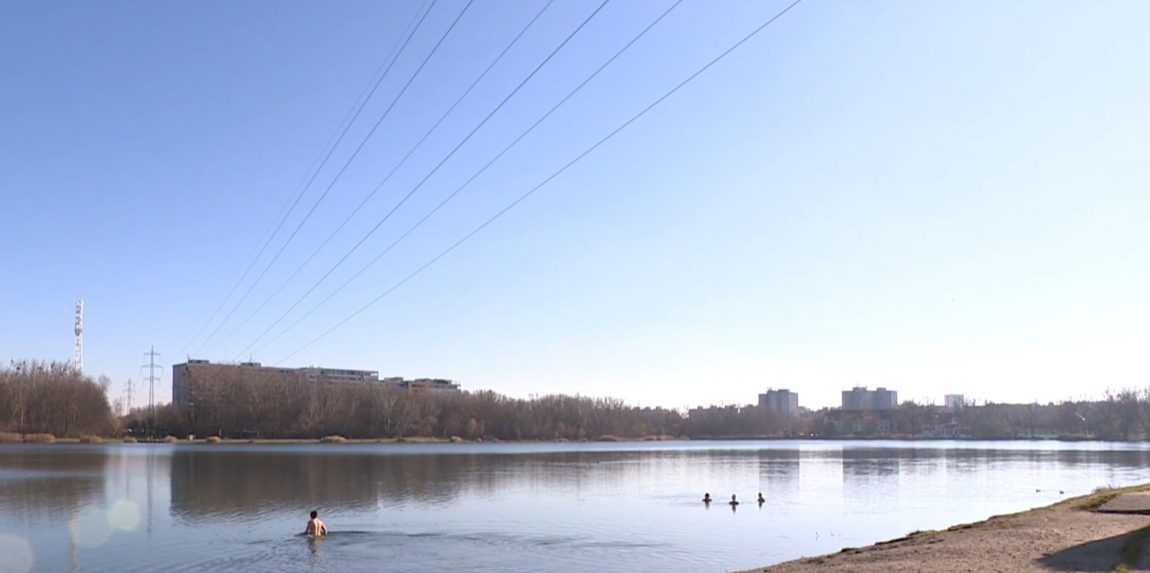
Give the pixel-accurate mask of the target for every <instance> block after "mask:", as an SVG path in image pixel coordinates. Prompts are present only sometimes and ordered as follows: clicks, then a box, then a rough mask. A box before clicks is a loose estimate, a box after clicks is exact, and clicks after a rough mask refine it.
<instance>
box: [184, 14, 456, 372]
mask: <svg viewBox="0 0 1150 573" xmlns="http://www.w3.org/2000/svg"><path fill="white" fill-rule="evenodd" d="M436 1H437V0H431V4H430V5H429V6H428V8H427V10H426V11H423V17H421V18H419V19H418V20H416V19H413V20H412V22H411V24H409V28H410V30H409V32H408V34H407V36H406V39H405V40H404V41H403V43H402V44H399V43H397V44H396V46H395V47H394V48H393V49H392V56H391V57H390V58H389V59H388V60H387V61H386V62H385V63H384V64H381V65H380V69H379V70H377V72H376V75H375V78H376V79H375V82H374V83H372V84H371V86H370V88H369V89H368V90H367V92H366V94H365V95H362V96H360V98H359V99H357V100H356V101H358V102H359V103H358V104H353V106H352V109H351V110H350V112H349V115H350V119H349V118H348V117H345V118H344V121H343V122H342V125H343V127H342V129H341V130H340V131H339V135H338V136H337V137H336V138H335V139H334V140H333V141H332V142H331V144H330V145H329V146H328V149H327V152H326V153H325V154H324V155H323V156H322V158H321V159H320V161H319V162H318V163H317V164H316V165H315V168H314V169H313V170H312V172H311V175H310V176H309V177H308V178H307V180H306V181H305V183H304V185H303V187H302V188H301V189H300V190H299V193H297V194H296V195H295V198H294V199H293V200H292V202H291V203H290V204H289V205H288V208H287V210H286V211H284V213H283V215H281V216H280V219H279V222H278V223H276V226H275V228H274V229H272V233H271V235H269V236H268V238H267V240H265V241H264V243H263V245H262V246H261V247H260V249H259V251H257V252H256V256H255V257H254V258H252V260H251V262H250V263H248V266H247V267H246V268H245V269H244V272H243V274H241V275H240V279H239V280H238V281H236V282H235V284H233V285H232V288H230V289H228V293H227V294H226V295H224V298H223V300H221V301H220V304H219V306H217V307H216V309H215V310H214V311H212V314H211V315H209V317H208V320H207V322H205V323H204V324H203V326H201V327H200V328H199V330H198V331H197V332H196V335H195V336H194V337H192V340H191V341H189V342H188V344H187V345H185V346H184V350H185V353H186V351H187V350H189V349H190V348H191V346H193V344H194V343H195V341H196V340H198V339H199V338H200V336H202V335H203V333H204V331H205V330H207V328H208V326H210V325H211V324H212V322H214V321H215V320H216V317H217V316H219V314H220V311H222V310H223V309H224V306H226V305H227V302H228V300H229V299H231V298H232V295H233V294H235V292H236V289H238V288H240V285H242V284H243V283H244V281H245V280H247V278H248V275H249V274H251V272H252V269H253V268H255V266H256V263H257V262H258V261H259V260H260V258H261V257H263V255H264V253H265V252H266V251H267V248H268V246H270V245H271V243H272V241H273V240H275V238H276V235H278V234H279V232H280V229H281V228H283V226H284V223H286V222H287V220H288V217H290V216H291V214H292V212H293V211H295V208H296V206H298V205H299V202H300V200H301V199H303V196H304V194H305V193H306V192H307V190H308V189H309V188H311V184H312V183H314V182H315V179H316V177H317V176H319V173H320V171H321V170H323V168H324V166H326V165H327V162H328V160H329V159H331V156H332V154H333V153H334V152H335V150H336V148H337V147H339V144H340V143H341V142H343V138H344V136H346V135H347V132H348V130H350V129H351V126H352V125H353V124H354V123H355V122H356V120H357V119H359V115H360V113H361V112H363V108H364V107H366V106H367V103H368V102H369V101H371V98H372V97H373V96H374V95H375V92H376V90H378V89H379V86H380V84H382V83H383V80H384V79H385V78H386V77H387V75H388V73H390V72H391V68H392V66H393V65H395V62H396V60H397V59H398V58H399V55H400V53H402V51H403V49H405V48H406V46H407V43H408V42H409V41H411V37H412V36H413V35H414V34H415V31H416V30H417V29H418V28H419V25H421V24H422V23H423V18H425V17H426V16H427V13H428V12H430V11H431V8H432V7H434V5H435V2H436ZM419 14H420V12H419V11H417V12H416V16H419ZM213 334H214V333H213ZM209 338H211V337H210V336H209ZM206 342H207V340H206V339H205V340H204V341H203V342H202V343H201V344H204V343H206Z"/></svg>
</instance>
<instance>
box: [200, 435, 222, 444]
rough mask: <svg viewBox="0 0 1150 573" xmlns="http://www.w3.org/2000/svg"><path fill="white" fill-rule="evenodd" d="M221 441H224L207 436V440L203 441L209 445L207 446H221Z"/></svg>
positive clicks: (216, 437) (217, 437)
mask: <svg viewBox="0 0 1150 573" xmlns="http://www.w3.org/2000/svg"><path fill="white" fill-rule="evenodd" d="M223 441H224V440H223V438H221V437H219V436H208V438H207V439H206V440H204V442H206V443H209V444H213V445H215V444H221V443H223Z"/></svg>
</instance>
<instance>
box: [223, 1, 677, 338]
mask: <svg viewBox="0 0 1150 573" xmlns="http://www.w3.org/2000/svg"><path fill="white" fill-rule="evenodd" d="M682 2H683V0H676V1H675V2H673V3H672V4H671V5H670V6H668V7H667V8H666V9H664V10H663V11H662V12H661V13H660V14H659V15H658V16H657V17H656V18H655V19H654V20H652V21H651V22H650V23H648V24H647V25H646V26H645V27H643V29H641V30H639V32H638V33H636V34H635V35H634V36H632V37H631V39H630V40H629V41H628V42H627V43H625V44H624V45H623V46H622V47H620V48H619V49H618V50H616V51H615V53H614V54H613V55H612V56H611V57H609V58H607V60H605V61H604V62H603V63H602V64H600V65H599V67H598V68H596V69H595V70H594V71H593V72H591V73H590V74H588V75H587V77H585V78H583V81H581V82H579V83H578V84H577V85H576V86H575V87H574V88H572V89H571V90H570V91H568V92H567V94H566V95H564V96H563V97H562V98H560V99H559V101H558V102H556V103H555V104H554V105H552V106H551V108H550V109H549V110H547V112H546V113H544V114H543V115H541V116H540V117H539V118H538V119H536V120H535V122H534V123H532V124H531V125H530V126H528V127H527V128H526V129H524V130H523V131H522V132H520V133H519V135H518V136H516V137H515V139H513V140H511V142H510V143H508V144H507V145H506V146H504V147H503V149H502V150H500V151H499V153H496V154H495V155H494V156H493V157H492V158H491V159H490V160H488V161H487V163H485V164H484V165H483V166H482V167H480V168H479V169H478V170H476V171H475V172H474V173H472V174H471V176H469V177H468V178H467V180H465V181H464V182H463V183H462V184H461V185H459V186H458V187H456V188H455V190H454V191H452V192H451V193H450V194H448V195H447V196H446V197H444V198H443V199H442V200H441V201H440V202H439V204H437V205H436V206H435V207H434V208H433V209H432V210H431V211H429V212H428V213H427V214H425V215H424V216H423V217H422V218H420V219H419V220H418V221H416V222H415V224H413V225H412V226H411V227H409V228H408V229H407V230H406V231H404V232H403V233H402V234H401V235H400V236H399V237H397V238H396V239H395V240H394V241H392V242H391V244H389V245H388V246H387V247H386V248H385V249H384V250H383V251H381V252H380V253H379V254H378V255H376V256H375V258H373V259H372V260H371V261H369V262H368V263H367V264H366V265H364V266H363V267H362V268H360V269H359V270H358V271H356V273H355V274H353V275H352V276H351V277H350V278H349V279H348V280H346V281H344V282H343V283H342V284H341V285H340V286H338V287H336V288H335V290H333V291H332V292H331V293H329V294H328V295H327V296H326V297H324V298H323V300H321V301H320V302H319V303H318V304H316V305H315V306H313V307H312V308H311V309H310V310H308V311H307V312H306V313H304V314H303V315H302V316H300V317H299V318H298V319H296V320H295V321H293V322H292V323H291V324H290V325H288V327H287V328H285V329H284V330H282V331H280V333H279V334H278V335H276V338H279V337H280V336H283V335H284V334H286V333H287V332H289V331H291V330H292V329H293V328H295V327H296V326H298V325H299V324H300V323H301V322H303V321H304V320H305V319H307V317H309V316H311V315H312V314H313V313H314V312H315V311H316V310H318V309H319V308H320V307H321V306H323V305H324V304H326V303H327V302H328V301H330V300H331V299H332V298H334V297H335V296H336V295H337V294H339V293H340V292H341V291H343V289H345V288H347V287H348V285H350V284H351V283H352V282H355V280H356V279H358V278H359V277H360V276H361V275H363V273H364V272H366V271H367V270H368V269H369V268H371V267H372V266H373V265H375V264H376V263H377V262H379V261H380V260H381V259H382V258H383V257H384V256H385V255H387V254H388V253H389V252H391V250H392V249H394V248H395V247H396V246H397V245H399V244H400V243H402V242H403V241H404V240H405V239H406V238H407V237H408V236H409V235H411V234H412V233H413V232H415V230H416V229H418V228H419V227H421V226H422V225H423V223H425V222H426V221H427V220H428V219H430V218H432V217H433V216H435V214H436V213H438V212H439V210H440V209H442V208H443V207H444V206H445V205H447V204H448V203H450V202H451V200H452V199H454V198H455V197H456V196H457V195H459V193H461V192H462V191H463V190H464V189H465V188H467V187H468V186H470V185H471V183H472V182H473V181H475V180H476V179H477V178H479V176H480V175H482V174H483V173H485V172H486V171H487V170H488V169H489V168H491V166H492V165H494V164H495V163H496V162H497V161H499V160H500V159H501V158H502V157H503V156H504V155H506V154H507V152H508V151H510V150H511V148H513V147H515V146H516V145H518V144H519V142H520V141H522V140H523V139H524V138H525V137H527V135H528V134H530V133H531V132H533V131H534V130H535V128H536V127H539V125H540V124H542V123H543V122H544V121H546V120H547V118H549V117H551V115H552V114H553V113H555V111H556V110H558V109H559V108H560V107H562V106H563V105H564V104H566V103H567V102H568V101H569V100H570V99H571V98H572V97H574V96H575V94H577V93H579V92H580V91H581V90H582V89H583V88H584V87H585V86H586V85H587V84H588V83H590V82H591V81H592V80H594V79H595V78H596V77H597V76H598V75H599V74H600V73H602V72H603V70H605V69H607V67H608V66H610V65H611V64H612V63H614V62H615V60H617V59H619V57H620V56H622V55H623V54H624V53H625V52H626V51H627V50H629V49H630V48H631V47H632V46H634V45H635V44H636V43H637V42H638V41H639V40H641V39H642V38H643V37H644V36H645V35H646V34H647V32H649V31H651V29H652V28H654V27H655V26H657V25H658V24H659V23H660V22H662V21H663V19H664V18H666V17H667V15H669V14H670V13H671V12H672V11H673V10H675V8H677V7H678V6H679V4H682ZM272 326H273V327H274V326H275V325H274V324H273V325H272ZM270 329H271V327H269V329H268V330H270ZM264 334H267V331H264ZM262 336H263V335H261V338H262ZM258 341H259V339H257V342H258ZM254 344H255V342H253V343H252V344H251V345H249V346H248V348H246V349H245V350H244V352H247V351H248V350H250V349H251V347H252V346H254Z"/></svg>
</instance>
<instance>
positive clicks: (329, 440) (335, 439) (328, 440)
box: [319, 436, 347, 444]
mask: <svg viewBox="0 0 1150 573" xmlns="http://www.w3.org/2000/svg"><path fill="white" fill-rule="evenodd" d="M319 443H321V444H346V443H347V438H345V437H343V436H324V437H322V438H320V439H319Z"/></svg>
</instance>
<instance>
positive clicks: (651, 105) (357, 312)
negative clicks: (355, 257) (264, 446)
mask: <svg viewBox="0 0 1150 573" xmlns="http://www.w3.org/2000/svg"><path fill="white" fill-rule="evenodd" d="M802 1H803V0H793V1H792V2H791V3H790V4H787V6H786V7H784V8H783V9H782V10H780V11H778V12H776V13H775V15H773V16H771V17H770V18H768V19H767V20H766V21H765V22H763V23H762V24H760V25H759V26H758V27H756V28H755V29H753V30H751V31H750V32H749V33H748V34H746V35H745V36H743V37H742V38H740V39H739V40H738V41H736V42H735V43H734V44H731V45H730V46H729V47H727V49H725V50H723V51H722V52H720V53H719V54H718V55H717V56H715V57H714V58H712V59H711V60H709V61H708V62H707V63H706V64H704V65H703V66H702V67H700V68H698V69H697V70H695V71H694V72H693V73H691V74H690V75H689V76H687V77H686V78H684V79H683V80H682V81H680V82H679V83H677V84H675V86H674V87H672V88H671V89H670V90H668V91H666V92H665V93H663V95H661V96H659V97H658V98H656V99H655V100H654V101H652V102H651V103H649V104H647V106H645V107H644V108H643V109H641V110H639V112H638V113H636V114H634V115H632V116H631V117H630V118H629V119H627V120H626V121H624V122H623V123H621V124H619V125H618V126H617V127H615V129H613V130H611V131H610V132H609V133H607V135H605V136H603V137H602V138H600V139H599V140H597V141H596V142H595V143H593V144H591V146H590V147H588V148H586V149H584V150H583V151H582V152H581V153H579V154H578V155H576V156H575V157H574V158H572V159H571V160H570V161H568V162H567V163H564V164H563V166H562V167H560V168H559V169H557V170H556V171H555V172H553V173H552V174H551V175H549V176H547V177H546V178H545V179H543V180H542V181H540V182H539V183H537V184H535V186H533V187H531V188H530V189H528V190H527V191H526V192H524V193H523V194H522V195H520V196H519V197H516V198H515V200H514V201H512V202H510V203H508V204H507V205H506V206H504V207H503V208H502V209H500V210H499V211H497V212H496V213H495V214H494V215H492V216H491V217H489V218H488V219H487V220H485V221H484V222H483V223H480V224H479V225H478V226H477V227H475V228H474V229H472V230H471V231H470V232H468V233H467V234H466V235H464V236H462V237H460V238H459V239H458V240H456V241H455V242H454V243H452V244H451V245H449V246H448V247H447V248H446V249H444V250H442V251H440V252H439V254H437V255H435V256H434V257H432V258H431V259H429V260H428V261H427V262H425V263H423V264H422V265H420V266H419V267H416V269H415V270H414V271H412V272H411V273H408V274H407V275H406V276H404V277H403V278H402V279H400V280H399V281H398V282H396V283H395V284H393V285H392V286H390V287H388V288H387V289H386V290H384V291H383V292H382V293H380V294H379V295H378V296H376V297H375V298H373V299H371V300H370V301H368V302H367V304H365V305H363V306H361V307H359V308H358V309H356V310H355V311H354V312H352V313H351V314H349V315H347V316H346V317H344V318H343V319H342V320H340V321H339V322H337V323H335V324H334V325H332V326H331V327H330V328H328V329H327V330H325V331H323V332H322V333H320V335H319V336H316V337H315V338H313V339H311V340H310V341H308V342H307V343H306V344H304V345H303V346H301V347H299V348H297V349H296V350H294V351H293V352H292V353H291V354H288V355H287V356H285V357H284V358H283V359H282V360H280V361H279V362H278V364H282V363H283V362H285V361H287V360H288V359H290V358H291V357H293V356H295V355H296V354H298V353H300V352H301V351H303V350H304V349H306V348H307V347H309V346H311V345H312V344H315V343H316V342H318V341H319V340H321V339H323V338H324V337H325V336H327V335H329V334H331V333H332V332H334V331H335V330H337V329H338V328H340V327H341V326H343V325H344V324H347V323H348V322H349V321H351V320H352V319H354V318H355V317H356V316H359V315H360V314H362V313H363V312H364V311H366V310H367V309H368V308H371V307H372V306H373V305H375V304H376V303H378V302H379V301H380V300H382V299H383V298H385V297H387V296H388V295H390V294H391V293H392V292H395V290H397V289H399V288H400V287H402V286H403V285H404V284H406V283H407V282H408V281H410V280H411V279H413V278H415V277H416V276H418V275H419V274H420V273H422V272H423V271H425V270H427V268H428V267H430V266H432V265H434V264H435V263H436V262H438V261H439V260H440V259H442V258H443V257H445V256H447V255H448V254H450V253H451V252H452V251H454V250H455V249H457V248H459V246H460V245H462V244H463V243H466V242H467V241H468V240H470V239H471V238H472V237H474V236H475V235H477V234H479V233H480V232H481V231H483V229H486V228H487V227H488V226H489V225H491V224H492V223H494V222H495V221H496V220H498V219H499V218H500V217H502V216H503V215H505V214H507V212H508V211H511V210H512V209H514V208H515V207H516V206H518V205H519V204H520V203H522V202H523V201H525V200H526V199H527V198H528V197H530V196H531V195H533V194H535V192H536V191H538V190H539V189H541V188H543V187H544V186H545V185H547V184H548V183H550V182H551V181H553V180H554V179H555V178H557V177H559V176H560V175H562V174H563V173H564V172H566V171H567V170H568V169H570V168H571V166H573V165H575V164H576V163H578V162H579V161H581V160H583V158H585V157H587V156H588V155H590V154H591V153H593V152H594V151H595V150H596V149H598V148H599V147H600V146H602V145H603V144H604V143H606V142H607V141H609V140H610V139H611V138H613V137H615V136H616V135H618V134H619V132H621V131H623V130H624V129H627V127H629V126H630V125H631V124H633V123H635V122H636V121H638V120H639V119H640V118H641V117H643V116H644V115H647V113H648V112H650V111H651V110H652V109H654V108H655V107H657V106H658V105H659V104H661V103H663V102H664V101H666V100H667V98H669V97H671V96H672V95H674V94H675V93H676V92H678V91H679V90H680V89H682V88H683V87H684V86H686V85H687V84H689V83H691V82H692V81H694V80H695V79H696V78H698V77H699V76H701V75H703V73H704V72H706V71H707V70H709V69H711V67H712V66H714V65H715V64H717V63H718V62H719V61H721V60H722V59H723V58H725V57H727V56H728V55H729V54H730V53H731V52H734V51H735V50H736V49H738V48H739V47H740V46H742V45H743V44H745V43H747V41H749V40H750V39H751V38H754V37H755V36H757V35H758V34H759V33H760V32H762V31H763V30H765V29H766V28H767V27H769V26H770V25H771V24H774V23H775V22H776V21H778V19H779V18H782V17H783V16H784V15H785V14H786V13H787V12H790V11H791V9H792V8H794V7H795V6H798V5H799V3H800V2H802Z"/></svg>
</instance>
